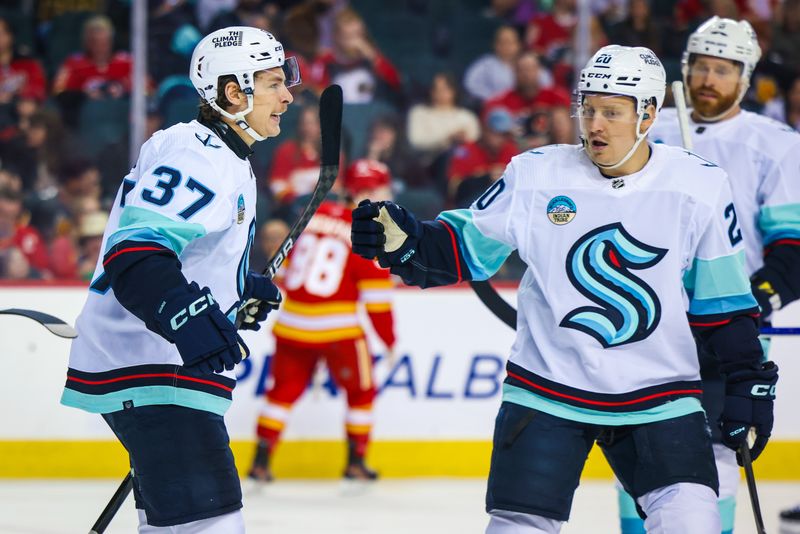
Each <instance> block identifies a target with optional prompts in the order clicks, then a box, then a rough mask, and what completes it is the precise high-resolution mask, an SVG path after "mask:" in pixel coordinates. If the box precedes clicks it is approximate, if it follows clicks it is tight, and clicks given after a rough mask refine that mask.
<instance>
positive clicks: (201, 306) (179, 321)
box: [158, 293, 215, 331]
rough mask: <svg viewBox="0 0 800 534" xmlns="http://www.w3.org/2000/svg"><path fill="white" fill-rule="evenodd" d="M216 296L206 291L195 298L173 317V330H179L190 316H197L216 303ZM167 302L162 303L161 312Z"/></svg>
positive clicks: (171, 321)
mask: <svg viewBox="0 0 800 534" xmlns="http://www.w3.org/2000/svg"><path fill="white" fill-rule="evenodd" d="M214 302H215V300H214V297H212V296H211V293H206V294H205V295H203V296H202V297H200V298H199V299H197V300H195V301H194V302H192V303H191V304H189V305H188V306H186V307H185V308H184V309H182V310H180V311H178V313H176V314H175V315H173V316H172V318H171V319H170V320H169V325H170V326H171V327H172V330H174V331H177V330H178V329H179V328H180V327H182V326H183V325H185V324H186V322H187V321H188V320H189V317H196V316H197V315H199V314H200V312H202V311H203V310H205V309H206V308H208V307H209V306H213V305H214ZM165 304H166V301H165V302H162V303H161V307H160V308H159V310H158V311H159V312H161V310H162V309H163V308H164V305H165Z"/></svg>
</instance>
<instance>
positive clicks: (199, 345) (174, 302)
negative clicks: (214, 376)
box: [155, 282, 250, 374]
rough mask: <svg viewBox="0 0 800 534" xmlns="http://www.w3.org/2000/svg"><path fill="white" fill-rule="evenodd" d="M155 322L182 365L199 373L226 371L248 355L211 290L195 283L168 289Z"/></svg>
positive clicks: (245, 346)
mask: <svg viewBox="0 0 800 534" xmlns="http://www.w3.org/2000/svg"><path fill="white" fill-rule="evenodd" d="M155 321H156V324H157V325H158V328H159V329H160V330H161V333H162V335H163V336H164V337H165V338H166V339H167V340H169V341H170V342H172V343H174V344H175V346H176V347H177V348H178V352H179V353H180V355H181V358H182V359H183V364H184V366H186V367H194V368H196V369H197V370H199V371H200V372H201V373H206V374H211V373H215V372H216V373H220V372H222V371H223V369H227V370H229V371H230V370H231V369H233V367H234V366H235V365H236V364H237V363H239V362H240V361H242V358H247V357H248V356H249V355H250V351H249V350H248V349H247V345H245V343H244V341H243V340H242V338H241V337H239V334H237V333H236V328H235V327H234V326H233V323H231V322H230V321H229V320H228V318H227V317H225V314H224V313H222V311H220V309H219V304H217V301H216V300H214V297H213V296H212V295H211V291H210V290H209V289H208V288H207V287H204V288H203V289H200V286H198V285H197V283H196V282H192V283H191V284H189V285H186V286H180V287H177V288H175V289H172V290H170V291H168V292H167V294H166V295H164V298H163V299H162V301H161V304H160V305H159V307H158V310H157V311H156V315H155Z"/></svg>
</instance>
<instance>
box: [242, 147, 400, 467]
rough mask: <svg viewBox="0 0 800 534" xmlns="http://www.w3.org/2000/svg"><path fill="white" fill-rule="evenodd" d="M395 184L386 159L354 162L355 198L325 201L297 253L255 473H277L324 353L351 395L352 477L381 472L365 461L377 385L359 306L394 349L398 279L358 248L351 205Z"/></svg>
mask: <svg viewBox="0 0 800 534" xmlns="http://www.w3.org/2000/svg"><path fill="white" fill-rule="evenodd" d="M389 182H390V176H389V171H388V168H387V167H386V166H385V165H383V164H382V163H379V162H377V161H370V160H357V161H355V162H354V163H352V164H351V165H350V166H349V167H348V169H347V171H346V172H345V176H344V189H345V192H346V195H347V202H345V203H341V202H331V201H326V202H325V203H323V204H322V206H320V208H319V210H318V211H317V213H316V214H315V215H314V217H313V218H312V219H311V222H310V223H309V225H308V227H307V228H306V230H305V232H304V233H303V235H302V236H301V237H300V239H299V240H298V241H297V244H296V245H295V247H294V249H293V250H292V252H291V254H290V255H289V258H288V260H287V262H286V264H285V271H284V273H283V276H282V282H283V287H284V290H285V293H284V295H285V297H284V304H283V307H282V308H281V311H280V314H279V316H278V320H277V322H276V324H275V327H274V330H273V333H274V334H275V355H274V356H273V358H272V363H271V373H272V386H271V387H270V388H269V391H268V392H267V395H266V404H265V405H264V407H263V408H262V410H261V413H260V416H259V418H258V428H257V433H258V438H259V441H258V446H257V450H256V457H255V460H254V463H253V467H252V469H251V470H250V477H251V478H254V479H257V480H263V481H269V480H271V479H272V472H271V470H270V457H271V456H272V455H273V454H274V452H275V447H276V445H277V443H278V440H279V439H280V435H281V432H282V431H283V429H284V427H285V425H286V421H287V419H288V417H289V412H290V410H291V407H292V405H293V404H294V403H295V402H296V401H297V400H298V399H299V398H300V396H301V395H302V394H303V392H304V391H305V390H306V387H307V386H308V383H309V381H310V380H311V378H312V376H313V374H314V370H315V368H316V366H317V362H318V361H319V360H320V359H324V360H325V363H326V364H327V366H328V369H329V370H330V373H331V376H332V377H333V380H334V381H335V382H336V384H337V385H338V386H339V387H340V388H342V389H344V391H345V393H346V395H347V406H348V409H347V415H346V418H345V429H346V432H347V441H348V456H347V467H346V468H345V471H344V477H345V478H352V479H361V480H374V479H375V478H377V473H375V471H373V470H371V469H369V468H368V467H367V466H366V465H365V463H364V456H365V454H366V450H367V445H368V443H369V435H370V431H371V429H372V403H373V400H374V398H375V393H376V389H375V383H374V380H373V377H372V356H371V355H370V352H369V349H368V348H367V342H366V339H365V336H364V330H363V328H362V326H361V324H359V319H358V315H357V306H358V304H359V303H363V305H364V306H365V308H366V311H367V314H368V315H369V318H370V321H371V322H372V326H373V327H374V329H375V331H376V332H377V333H378V335H379V336H380V338H381V340H382V341H383V343H384V344H385V345H386V348H387V349H388V351H389V352H391V351H392V347H393V346H394V340H395V338H394V325H393V319H392V309H391V304H390V299H389V297H390V291H389V290H390V289H391V288H392V285H393V284H392V281H391V278H390V274H389V271H388V270H386V269H382V268H381V267H379V266H378V264H377V262H374V261H371V260H366V259H364V258H362V257H360V256H357V255H355V254H353V252H352V250H351V245H350V222H351V211H350V210H351V209H352V208H353V207H354V206H355V205H356V204H357V203H358V202H359V201H360V200H362V199H364V198H375V197H377V196H380V197H381V198H384V199H389V198H390V194H391V193H390V188H389Z"/></svg>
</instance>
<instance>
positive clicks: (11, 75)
mask: <svg viewBox="0 0 800 534" xmlns="http://www.w3.org/2000/svg"><path fill="white" fill-rule="evenodd" d="M46 85H47V81H46V80H45V76H44V70H43V69H42V66H41V64H40V63H39V62H38V61H36V60H35V59H31V58H27V57H23V56H20V55H19V54H18V53H17V51H16V48H15V46H14V29H13V28H12V27H11V25H10V24H9V22H8V19H5V18H2V17H0V142H2V141H6V140H8V139H10V138H11V137H13V136H14V134H15V133H16V132H17V130H18V124H17V123H18V120H19V119H20V118H27V117H29V116H30V115H31V114H32V113H33V112H34V111H35V110H36V109H37V108H38V107H39V106H40V105H41V104H42V102H44V99H45V97H46V96H47V88H46Z"/></svg>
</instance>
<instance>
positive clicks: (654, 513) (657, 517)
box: [486, 482, 722, 534]
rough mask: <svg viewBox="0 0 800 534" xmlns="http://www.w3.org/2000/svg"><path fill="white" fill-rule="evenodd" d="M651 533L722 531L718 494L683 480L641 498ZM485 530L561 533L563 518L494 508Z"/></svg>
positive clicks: (716, 533)
mask: <svg viewBox="0 0 800 534" xmlns="http://www.w3.org/2000/svg"><path fill="white" fill-rule="evenodd" d="M639 506H641V507H642V509H643V510H644V512H645V514H647V519H646V520H645V523H644V526H645V529H647V532H648V534H719V532H720V530H721V528H722V527H721V526H720V521H719V510H718V508H717V495H716V494H715V493H714V490H712V489H711V488H709V487H708V486H703V485H702V484H693V483H689V482H680V483H678V484H672V485H670V486H665V487H663V488H659V489H657V490H654V491H651V492H649V493H646V494H645V495H643V496H642V497H640V498H639ZM489 515H490V519H489V526H488V527H486V534H558V532H560V531H561V525H562V522H561V521H557V520H555V519H548V518H546V517H541V516H537V515H532V514H525V513H521V512H509V511H506V510H492V511H491V512H489Z"/></svg>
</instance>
